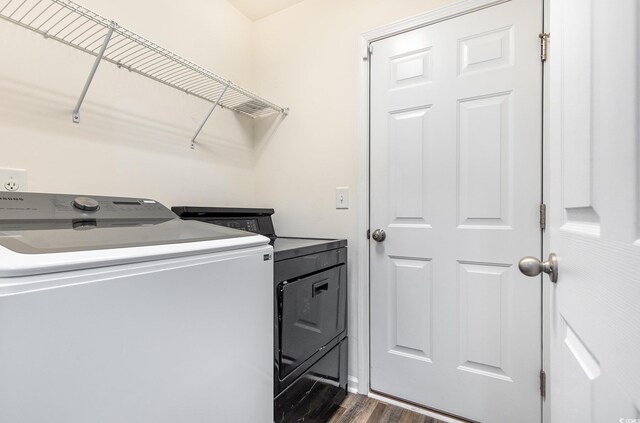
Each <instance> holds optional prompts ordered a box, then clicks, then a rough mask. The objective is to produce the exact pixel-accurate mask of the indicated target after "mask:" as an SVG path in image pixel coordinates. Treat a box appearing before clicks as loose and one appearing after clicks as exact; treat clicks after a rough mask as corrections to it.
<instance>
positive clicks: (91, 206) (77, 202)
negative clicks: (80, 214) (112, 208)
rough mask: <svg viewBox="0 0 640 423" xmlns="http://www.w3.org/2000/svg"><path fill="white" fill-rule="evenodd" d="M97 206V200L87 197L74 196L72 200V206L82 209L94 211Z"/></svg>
mask: <svg viewBox="0 0 640 423" xmlns="http://www.w3.org/2000/svg"><path fill="white" fill-rule="evenodd" d="M98 206H99V204H98V202H97V201H96V200H94V199H93V198H89V197H76V198H75V199H74V200H73V207H75V208H76V209H79V210H83V211H96V210H98Z"/></svg>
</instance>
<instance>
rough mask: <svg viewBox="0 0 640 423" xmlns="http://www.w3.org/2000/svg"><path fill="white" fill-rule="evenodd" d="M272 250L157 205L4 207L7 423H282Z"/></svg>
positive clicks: (1, 378)
mask: <svg viewBox="0 0 640 423" xmlns="http://www.w3.org/2000/svg"><path fill="white" fill-rule="evenodd" d="M268 243H269V239H268V238H266V237H263V236H260V235H255V234H251V233H247V232H243V231H237V230H234V229H230V228H225V227H220V226H215V225H210V224H207V223H202V222H197V221H183V220H180V219H178V218H177V217H176V216H175V215H174V214H173V213H172V212H171V211H170V210H168V209H167V208H166V207H164V206H163V205H161V204H159V203H158V202H156V201H153V200H148V199H132V198H115V197H91V198H88V197H76V196H73V195H55V194H36V193H11V194H5V195H0V422H3V423H44V422H46V423H165V422H166V423H178V422H185V423H199V422H203V423H204V422H206V423H211V422H251V423H254V422H272V421H273V354H272V352H273V351H272V349H273V345H272V342H273V323H272V315H273V310H272V308H273V299H272V291H273V254H272V247H271V246H269V245H268Z"/></svg>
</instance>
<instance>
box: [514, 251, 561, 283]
mask: <svg viewBox="0 0 640 423" xmlns="http://www.w3.org/2000/svg"><path fill="white" fill-rule="evenodd" d="M518 267H519V268H520V271H521V272H522V273H523V274H525V275H527V276H538V275H539V274H540V273H542V272H544V273H546V274H547V275H549V278H550V279H551V282H558V257H557V256H556V254H555V253H551V254H549V260H547V261H540V260H538V258H537V257H531V256H528V257H523V258H521V259H520V261H519V262H518Z"/></svg>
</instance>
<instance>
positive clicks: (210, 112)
mask: <svg viewBox="0 0 640 423" xmlns="http://www.w3.org/2000/svg"><path fill="white" fill-rule="evenodd" d="M230 84H231V81H229V82H228V83H227V85H226V86H225V87H224V89H223V90H222V92H221V93H220V95H219V96H218V98H217V99H216V101H215V103H213V107H211V110H209V113H207V116H206V117H205V118H204V120H203V121H202V123H201V124H200V126H199V127H198V129H197V130H196V133H195V135H194V136H193V138H191V149H192V150H193V149H194V148H195V145H196V138H198V135H200V131H202V128H204V124H205V123H207V121H208V120H209V118H210V117H211V114H212V113H213V111H214V110H215V109H216V107H217V106H218V104H220V100H222V97H223V96H224V93H226V92H227V88H229V85H230Z"/></svg>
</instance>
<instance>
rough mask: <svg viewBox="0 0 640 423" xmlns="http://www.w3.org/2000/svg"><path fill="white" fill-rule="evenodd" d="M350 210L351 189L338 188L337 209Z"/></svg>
mask: <svg viewBox="0 0 640 423" xmlns="http://www.w3.org/2000/svg"><path fill="white" fill-rule="evenodd" d="M348 208H349V187H337V188H336V209H348Z"/></svg>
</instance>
